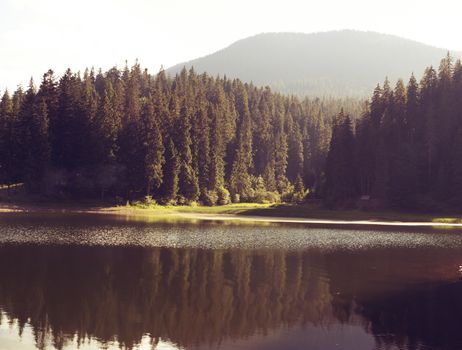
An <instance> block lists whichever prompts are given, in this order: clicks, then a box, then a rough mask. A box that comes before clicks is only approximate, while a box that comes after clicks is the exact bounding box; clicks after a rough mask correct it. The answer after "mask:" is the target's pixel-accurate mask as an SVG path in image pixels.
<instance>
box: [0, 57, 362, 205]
mask: <svg viewBox="0 0 462 350" xmlns="http://www.w3.org/2000/svg"><path fill="white" fill-rule="evenodd" d="M341 107H343V108H345V111H348V112H349V113H350V114H351V115H354V116H358V115H360V114H361V111H362V110H363V109H364V104H363V102H362V101H360V100H356V99H304V100H300V99H298V98H296V97H292V96H283V95H281V94H276V93H273V92H272V91H271V90H270V89H269V88H260V87H255V86H253V85H252V84H245V83H243V82H241V81H240V80H237V79H233V80H230V79H227V78H226V77H224V78H220V77H216V78H214V77H210V76H208V75H207V74H205V73H204V74H200V75H199V74H196V73H195V72H194V70H193V69H190V70H189V71H186V69H183V70H182V71H181V72H180V73H178V74H177V75H176V76H174V77H169V76H167V74H166V73H165V72H164V71H160V72H159V73H158V74H156V75H151V74H150V73H148V71H147V70H143V69H142V68H141V66H140V65H139V64H138V63H136V64H135V65H133V66H132V67H131V68H128V67H127V66H126V67H125V69H123V70H119V69H117V68H113V69H110V70H109V71H107V72H104V73H103V72H101V71H99V72H97V73H96V72H95V71H94V70H88V69H87V70H86V71H85V72H84V74H83V75H81V74H80V73H73V72H71V70H67V71H66V72H65V74H64V75H63V76H62V77H60V78H59V79H58V78H57V77H55V75H54V73H53V71H51V70H50V71H48V72H47V73H46V74H44V76H43V80H42V82H41V84H40V86H39V87H38V89H37V88H36V87H35V85H34V83H33V82H32V81H31V83H30V85H29V87H28V88H27V89H26V90H25V91H24V90H23V88H21V87H19V88H18V89H17V90H16V91H14V92H13V93H12V94H10V93H9V92H8V91H5V92H4V93H3V96H2V98H1V102H0V183H2V184H7V185H9V184H15V183H24V184H25V186H26V189H27V191H28V192H29V193H37V194H40V195H46V196H53V197H59V198H63V197H67V198H76V197H85V198H97V197H102V198H116V197H119V198H123V199H125V200H133V199H138V198H143V197H146V196H147V197H148V198H154V199H155V200H156V201H158V202H161V203H168V204H188V203H192V202H197V201H200V202H201V203H203V204H207V205H215V204H226V203H229V202H230V201H233V202H239V201H259V202H275V201H279V200H281V198H282V199H284V200H288V201H300V200H303V197H304V196H305V194H306V190H307V189H311V190H312V191H316V189H320V188H322V183H323V181H324V180H323V179H324V177H323V173H324V164H325V158H326V155H327V151H328V146H329V139H330V133H331V122H332V118H333V116H335V115H336V114H337V113H338V111H339V110H340V108H341ZM318 192H320V191H318Z"/></svg>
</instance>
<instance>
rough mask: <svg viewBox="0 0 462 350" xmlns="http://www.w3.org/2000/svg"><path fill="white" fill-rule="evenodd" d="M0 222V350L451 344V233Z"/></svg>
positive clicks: (458, 319)
mask: <svg viewBox="0 0 462 350" xmlns="http://www.w3.org/2000/svg"><path fill="white" fill-rule="evenodd" d="M394 230H395V231H374V229H370V228H367V227H366V228H362V229H353V228H339V227H335V228H326V227H316V228H313V227H307V226H303V225H298V226H297V225H292V226H290V225H236V224H232V225H226V224H224V223H221V224H220V223H200V222H174V221H173V222H168V223H162V222H148V221H147V220H144V219H140V218H138V219H137V221H135V220H133V219H130V218H121V217H118V218H115V217H109V216H90V215H86V216H84V215H79V216H77V215H66V216H62V215H59V216H58V215H47V216H43V215H42V216H39V215H35V216H34V215H27V216H26V215H23V214H8V215H7V214H4V215H1V216H0V349H2V350H17V349H18V350H23V349H24V350H26V349H27V350H32V349H119V348H122V349H314V350H317V349H345V350H350V349H351V350H362V349H365V350H372V349H384V350H385V349H387V350H388V349H400V350H401V349H405V350H414V349H416V350H417V349H437V350H440V349H449V350H452V349H454V350H456V349H457V350H460V349H462V274H461V271H462V232H458V231H444V230H438V231H431V230H427V231H425V232H424V231H408V232H398V231H396V228H395V229H394Z"/></svg>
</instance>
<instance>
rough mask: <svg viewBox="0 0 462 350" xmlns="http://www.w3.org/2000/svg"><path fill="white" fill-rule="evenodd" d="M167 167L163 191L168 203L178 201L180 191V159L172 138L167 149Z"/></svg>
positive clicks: (165, 168)
mask: <svg viewBox="0 0 462 350" xmlns="http://www.w3.org/2000/svg"><path fill="white" fill-rule="evenodd" d="M165 160H166V162H165V167H164V175H163V179H164V181H163V183H162V186H161V193H162V195H163V197H164V199H165V201H166V202H167V203H169V202H173V203H176V200H177V196H178V192H179V176H180V159H179V155H178V151H177V149H176V147H175V144H174V143H173V140H172V139H169V142H168V147H167V148H166V150H165Z"/></svg>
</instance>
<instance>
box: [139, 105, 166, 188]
mask: <svg viewBox="0 0 462 350" xmlns="http://www.w3.org/2000/svg"><path fill="white" fill-rule="evenodd" d="M141 119H142V121H143V126H144V130H143V138H144V142H143V146H144V147H143V148H144V152H143V153H144V166H145V179H146V195H147V196H150V195H151V194H152V189H153V188H154V189H157V188H159V187H160V185H161V184H162V176H163V173H162V166H163V165H164V163H165V158H164V144H163V140H162V134H161V130H160V121H159V120H158V116H157V115H156V114H155V113H154V106H153V103H152V101H151V99H149V98H148V99H147V100H146V101H145V102H144V105H143V108H142V115H141Z"/></svg>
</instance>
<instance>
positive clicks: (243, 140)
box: [230, 84, 252, 201]
mask: <svg viewBox="0 0 462 350" xmlns="http://www.w3.org/2000/svg"><path fill="white" fill-rule="evenodd" d="M236 110H237V111H238V113H239V119H240V125H239V131H238V140H237V146H236V153H235V156H234V162H233V166H232V170H231V177H230V191H231V194H232V195H233V198H234V201H239V200H244V201H246V200H248V199H249V198H250V197H251V196H252V188H251V182H250V168H251V166H252V121H251V117H250V111H249V101H248V97H247V92H246V90H245V89H244V86H243V85H242V84H239V85H238V88H237V91H236Z"/></svg>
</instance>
